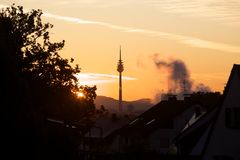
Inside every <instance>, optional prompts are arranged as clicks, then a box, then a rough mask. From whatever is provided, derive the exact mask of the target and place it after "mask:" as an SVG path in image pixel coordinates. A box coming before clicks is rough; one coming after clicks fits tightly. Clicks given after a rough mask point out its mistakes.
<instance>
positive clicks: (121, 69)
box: [117, 46, 124, 113]
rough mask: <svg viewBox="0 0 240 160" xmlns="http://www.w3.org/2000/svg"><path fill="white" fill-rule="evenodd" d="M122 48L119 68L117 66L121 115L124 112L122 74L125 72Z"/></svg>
mask: <svg viewBox="0 0 240 160" xmlns="http://www.w3.org/2000/svg"><path fill="white" fill-rule="evenodd" d="M121 54H122V53H121V46H120V49H119V61H118V66H117V71H118V72H119V100H118V102H119V105H118V107H119V113H121V112H122V72H123V71H124V68H123V61H122V57H121V56H122V55H121Z"/></svg>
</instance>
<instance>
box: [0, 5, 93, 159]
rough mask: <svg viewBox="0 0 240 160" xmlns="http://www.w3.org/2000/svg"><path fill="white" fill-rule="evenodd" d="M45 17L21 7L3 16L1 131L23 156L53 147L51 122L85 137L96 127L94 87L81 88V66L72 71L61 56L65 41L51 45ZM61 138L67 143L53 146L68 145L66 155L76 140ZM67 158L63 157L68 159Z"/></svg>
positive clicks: (0, 28)
mask: <svg viewBox="0 0 240 160" xmlns="http://www.w3.org/2000/svg"><path fill="white" fill-rule="evenodd" d="M41 15H42V11H41V10H31V11H29V12H24V10H23V7H22V6H15V5H14V4H13V5H12V6H11V7H8V8H6V9H2V10H1V11H0V52H1V58H2V59H1V60H2V63H0V64H1V69H2V71H3V72H2V75H1V77H3V84H2V86H1V88H2V89H1V91H2V93H3V94H4V96H2V97H1V100H2V102H3V103H2V104H5V106H4V107H3V108H2V113H3V116H2V117H1V118H2V119H3V122H4V123H5V124H4V127H3V128H4V130H6V131H8V132H5V131H3V132H2V133H3V136H2V138H3V139H8V140H7V141H6V142H5V141H3V144H5V145H6V146H7V145H10V147H9V148H12V147H11V145H14V146H16V148H18V149H16V150H14V152H16V151H17V153H19V154H23V153H25V152H26V154H40V152H41V151H43V148H44V149H45V148H46V149H47V148H48V147H49V143H50V142H51V141H52V139H53V138H52V139H51V137H52V136H49V132H50V130H48V127H47V125H46V120H47V119H48V118H54V119H57V120H61V121H63V122H64V125H63V127H64V126H74V127H77V129H78V131H80V133H82V134H84V133H85V132H86V131H87V130H88V129H89V128H90V127H91V125H92V124H93V123H94V122H93V118H92V115H93V113H94V110H95V105H94V99H95V98H96V93H95V91H96V86H94V87H89V86H80V84H79V82H78V79H77V78H76V77H75V74H76V73H79V72H80V68H79V66H78V65H76V66H75V67H72V65H71V64H72V63H73V61H74V59H72V58H71V59H70V60H68V59H65V58H62V57H61V56H60V55H59V53H58V52H59V51H60V50H61V49H62V48H63V47H64V41H62V42H57V43H56V42H55V43H53V42H51V41H50V36H49V29H51V28H52V27H53V25H52V24H50V23H43V22H42V19H41ZM76 92H82V93H83V94H84V97H83V98H78V97H77V95H76ZM64 131H66V130H65V129H64ZM67 131H68V130H67ZM54 133H55V132H54ZM63 133H64V135H63V137H65V139H61V138H62V137H61V136H60V137H61V138H60V139H58V138H56V136H55V138H56V140H55V141H52V143H53V144H54V143H55V142H56V141H57V142H58V144H56V145H58V146H60V148H61V146H64V147H62V148H64V150H65V151H66V150H67V148H72V147H73V144H74V145H75V144H76V142H77V140H76V139H73V138H72V136H70V134H69V132H63ZM63 133H62V134H63ZM76 133H79V132H76ZM56 134H58V132H56ZM66 136H68V137H67V138H66ZM69 136H70V137H69ZM5 137H7V138H5ZM46 137H48V138H46ZM66 143H67V145H66ZM46 145H47V146H46ZM56 145H53V146H54V147H53V146H52V148H56ZM24 146H25V147H24ZM41 146H43V147H42V148H41ZM68 146H69V147H68ZM5 148H7V147H5ZM40 148H41V149H40ZM52 148H51V150H53V149H52ZM36 152H37V153H36ZM57 152H58V151H56V153H57ZM63 153H64V152H61V153H58V154H60V155H63ZM68 153H69V152H67V153H66V154H65V155H64V156H59V157H62V159H69V157H68V156H67V157H66V155H68ZM26 154H25V155H24V158H25V159H26V158H27V157H25V156H26ZM8 155H10V154H8ZM33 156H34V155H33ZM30 159H32V157H30ZM39 159H41V157H39Z"/></svg>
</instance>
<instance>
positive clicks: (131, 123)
mask: <svg viewBox="0 0 240 160" xmlns="http://www.w3.org/2000/svg"><path fill="white" fill-rule="evenodd" d="M137 121H138V118H137V119H135V120H133V121H132V122H130V123H129V125H133V124H134V123H135V122H137Z"/></svg>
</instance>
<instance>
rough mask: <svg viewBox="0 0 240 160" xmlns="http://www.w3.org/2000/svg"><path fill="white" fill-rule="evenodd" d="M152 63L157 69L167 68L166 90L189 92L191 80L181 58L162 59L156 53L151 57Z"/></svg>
mask: <svg viewBox="0 0 240 160" xmlns="http://www.w3.org/2000/svg"><path fill="white" fill-rule="evenodd" d="M153 60H154V63H155V65H156V67H157V68H158V69H164V68H165V69H167V70H168V73H169V76H168V90H169V92H173V93H190V92H191V89H192V80H191V79H190V74H189V71H188V69H187V67H186V65H185V63H184V62H183V61H181V60H171V61H164V60H160V59H159V58H158V54H155V55H154V57H153Z"/></svg>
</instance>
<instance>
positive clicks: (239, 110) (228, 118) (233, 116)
mask: <svg viewBox="0 0 240 160" xmlns="http://www.w3.org/2000/svg"><path fill="white" fill-rule="evenodd" d="M225 125H226V127H227V128H233V129H240V107H234V108H226V109H225Z"/></svg>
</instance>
